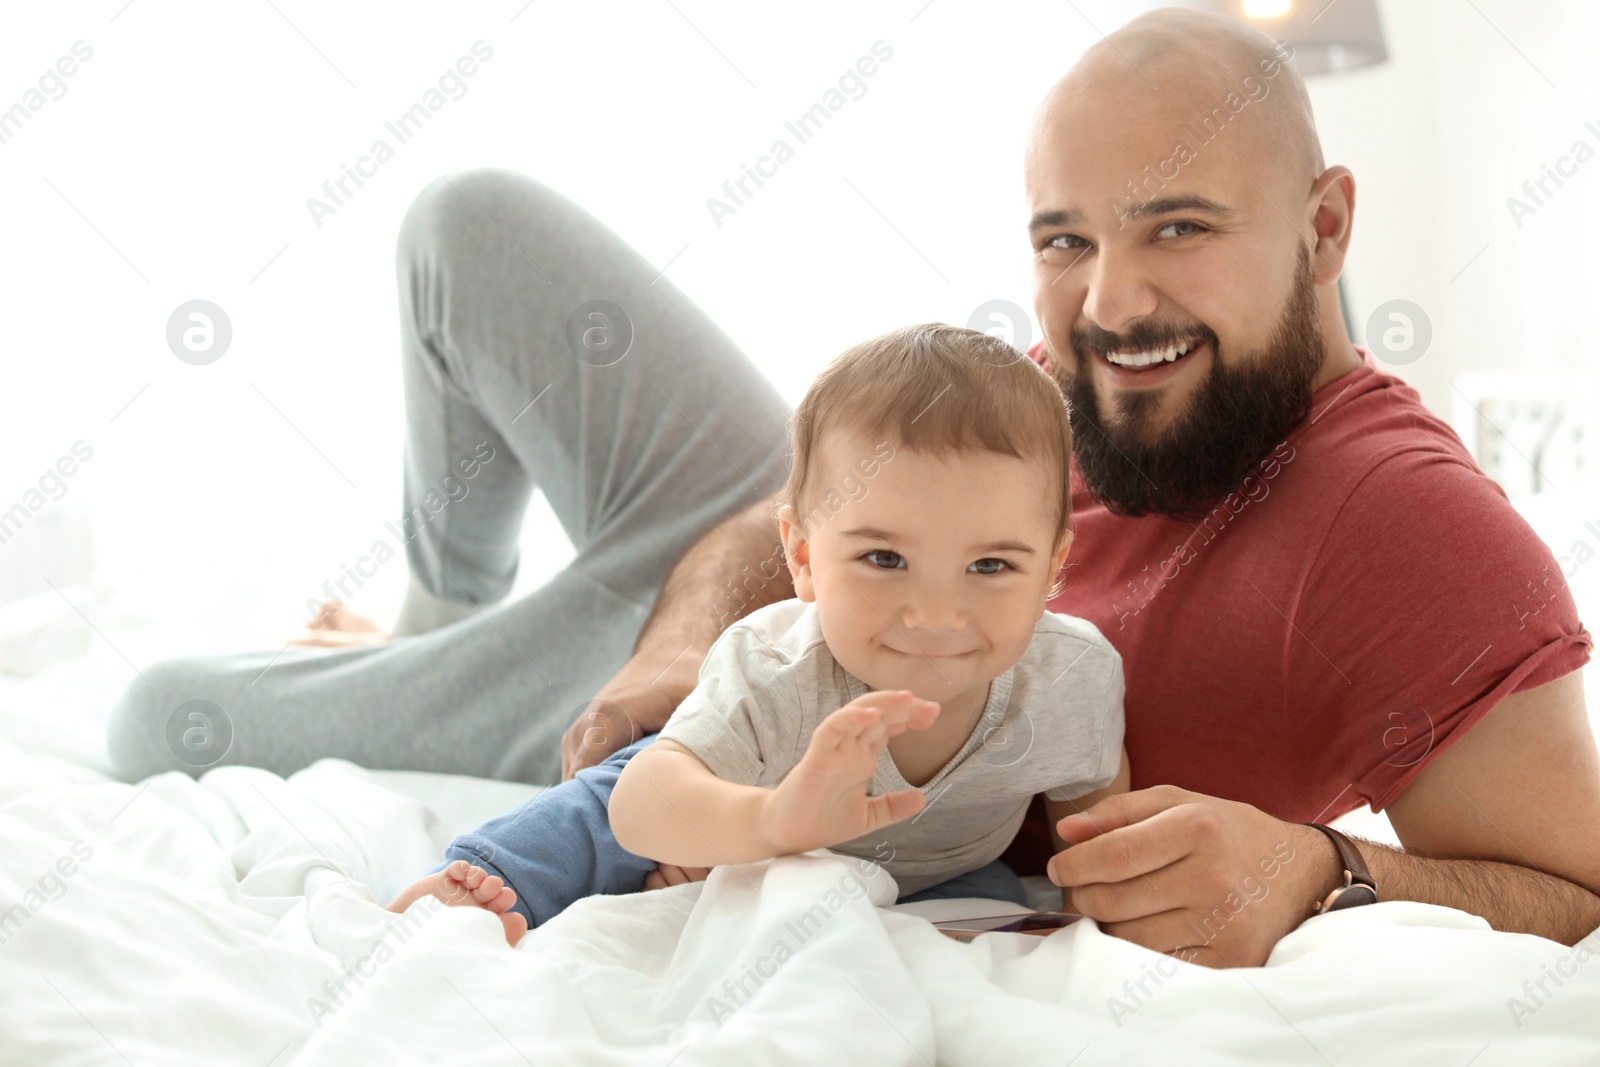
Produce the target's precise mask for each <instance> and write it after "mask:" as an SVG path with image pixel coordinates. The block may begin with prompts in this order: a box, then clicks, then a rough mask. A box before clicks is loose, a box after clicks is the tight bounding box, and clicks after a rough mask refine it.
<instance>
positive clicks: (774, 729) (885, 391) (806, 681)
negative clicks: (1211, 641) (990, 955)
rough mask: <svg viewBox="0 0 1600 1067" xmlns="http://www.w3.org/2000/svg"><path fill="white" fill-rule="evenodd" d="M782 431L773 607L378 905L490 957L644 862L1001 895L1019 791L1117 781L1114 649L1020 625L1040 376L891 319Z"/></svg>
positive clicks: (1022, 797) (945, 335)
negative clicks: (647, 729) (867, 867)
mask: <svg viewBox="0 0 1600 1067" xmlns="http://www.w3.org/2000/svg"><path fill="white" fill-rule="evenodd" d="M790 425H791V438H792V443H793V463H792V466H791V471H790V475H789V482H788V484H787V485H786V486H785V490H784V492H783V494H782V496H781V498H780V499H781V500H782V501H784V503H783V504H782V506H781V507H780V508H779V509H778V513H777V518H778V527H779V534H780V536H781V538H782V541H783V547H784V553H785V558H786V560H787V563H788V567H789V573H790V575H791V576H792V577H793V580H794V588H795V593H796V597H795V598H794V599H791V600H785V601H781V602H779V603H776V604H770V605H768V606H766V607H763V608H760V609H758V610H757V611H754V612H752V613H751V614H750V615H748V616H746V617H745V618H743V619H740V620H739V621H737V622H735V623H733V624H732V625H731V626H729V627H728V628H727V630H725V631H724V632H723V633H722V634H721V635H720V636H719V637H718V638H717V640H716V641H715V642H714V643H713V644H712V646H711V648H710V650H709V651H708V652H707V654H706V658H705V662H704V664H703V665H702V667H701V669H700V680H699V685H698V686H697V687H696V688H695V689H694V691H693V692H691V693H690V694H689V695H688V697H687V698H685V699H684V701H683V703H682V704H681V705H679V707H678V709H677V710H676V711H675V712H674V714H673V716H672V718H671V720H670V721H669V722H668V724H667V726H666V728H665V729H663V730H662V731H661V733H660V734H659V735H658V737H654V738H645V739H644V740H642V741H640V742H638V743H636V744H633V745H630V746H628V747H627V748H625V749H623V750H622V751H620V752H618V753H617V754H616V755H614V756H612V757H611V758H610V759H608V760H606V761H605V762H604V763H602V764H601V765H600V766H598V767H592V768H587V769H585V770H583V771H580V772H579V773H578V774H577V775H576V776H575V777H574V778H573V779H572V780H570V781H568V782H565V783H562V784H561V785H559V786H556V787H553V788H551V789H548V790H546V791H544V792H543V793H541V794H539V795H538V796H536V797H534V798H533V799H532V800H530V801H528V802H527V803H526V804H524V805H523V806H522V807H520V808H518V809H516V810H515V811H513V812H510V813H508V814H507V815H503V816H501V817H499V818H498V819H495V820H492V821H490V822H489V823H487V824H485V825H484V826H483V827H480V828H479V829H478V830H476V831H473V832H472V833H469V834H464V835H462V836H461V837H458V838H457V839H456V840H455V841H454V842H452V843H451V845H450V847H449V849H448V850H447V852H446V857H445V864H444V865H442V866H441V867H440V868H438V869H436V870H435V871H434V872H433V873H432V874H430V875H428V876H427V877H425V878H423V879H422V880H421V881H419V882H417V883H416V884H414V885H413V886H411V887H410V888H409V889H407V890H406V891H405V892H404V893H402V894H401V895H400V896H399V897H398V898H397V899H396V900H395V901H394V902H393V903H391V904H390V905H389V910H391V911H404V910H405V908H406V907H408V906H409V905H410V904H411V903H412V902H413V901H415V900H416V899H418V898H419V897H420V896H422V895H424V894H433V895H435V896H438V897H440V898H441V899H443V900H445V901H446V903H459V904H476V905H478V906H481V907H484V908H487V909H488V910H490V911H493V912H495V913H497V914H499V915H500V918H501V921H502V923H503V924H504V925H505V927H506V936H507V939H508V940H509V941H511V943H512V944H515V943H516V942H517V940H518V939H519V938H520V937H521V935H522V933H523V932H524V931H525V930H526V928H527V926H528V925H537V924H539V923H541V922H544V921H546V920H548V919H549V918H550V917H551V916H553V915H554V914H556V913H557V912H559V911H560V910H561V909H562V908H565V907H566V906H567V905H568V904H570V903H571V902H572V901H574V900H576V899H579V898H580V897H583V896H587V895H590V894H593V893H621V892H632V891H637V890H640V889H642V888H643V887H644V883H645V879H646V877H647V876H648V875H649V874H650V873H651V872H652V871H654V870H655V868H656V866H657V864H658V863H660V864H666V865H671V866H676V867H682V868H707V867H713V866H716V865H718V864H724V863H750V862H754V861H757V860H762V859H768V858H771V857H774V856H781V855H786V854H789V853H795V852H805V851H808V850H811V849H816V848H829V849H833V850H834V851H837V852H840V853H843V854H846V855H849V856H852V857H857V858H861V859H867V860H871V861H874V862H876V863H878V864H879V865H881V867H882V868H883V869H884V870H886V871H887V872H888V873H889V874H890V875H892V876H893V878H894V879H895V882H896V884H897V886H898V888H899V890H900V899H901V900H902V901H905V900H907V899H910V898H912V897H921V898H926V897H931V896H941V897H950V896H996V895H999V896H1004V897H1008V898H1010V899H1013V900H1015V901H1016V902H1017V903H1019V904H1025V903H1026V899H1025V897H1023V896H1022V895H1021V892H1020V888H1021V887H1020V883H1018V881H1017V879H1016V878H1015V876H1013V875H1011V874H1010V873H1009V871H1007V870H1006V869H1005V868H1004V866H1003V865H1002V864H999V863H997V861H998V859H999V856H1000V854H1001V853H1002V852H1003V851H1004V850H1005V848H1006V846H1007V845H1009V844H1010V842H1011V839H1012V837H1013V836H1014V835H1015V834H1016V832H1017V829H1018V827H1019V826H1020V824H1021V822H1022V819H1023V816H1024V814H1025V812H1026V810H1027V807H1028V804H1029V802H1030V800H1031V799H1032V797H1033V796H1034V794H1036V793H1044V794H1045V797H1046V805H1047V808H1048V809H1049V822H1050V825H1051V827H1052V833H1054V826H1055V823H1056V822H1057V820H1059V819H1061V818H1062V817H1064V816H1066V815H1070V814H1073V813H1074V812H1076V811H1079V810H1082V809H1085V808H1087V807H1089V806H1090V805H1092V804H1093V803H1095V802H1097V801H1098V800H1100V799H1101V798H1102V797H1104V796H1107V795H1110V794H1112V793H1116V792H1124V791H1126V790H1127V789H1128V788H1129V780H1130V776H1129V768H1128V762H1127V753H1126V751H1125V750H1124V748H1123V744H1122V740H1123V718H1122V697H1123V680H1122V665H1121V658H1120V657H1119V656H1118V654H1117V652H1116V650H1115V649H1113V648H1112V646H1111V644H1110V643H1109V642H1108V641H1107V640H1106V639H1105V638H1104V637H1103V636H1102V635H1101V634H1100V632H1099V631H1098V630H1097V629H1096V628H1095V627H1094V626H1093V625H1092V624H1090V623H1088V622H1086V621H1084V620H1081V619H1076V618H1072V617H1069V616H1065V615H1059V614H1055V613H1053V612H1049V611H1046V610H1045V604H1046V602H1047V600H1048V599H1049V597H1050V596H1051V595H1052V592H1053V587H1052V579H1056V578H1057V576H1058V575H1060V574H1061V573H1062V567H1063V564H1064V563H1065V560H1066V557H1067V554H1068V552H1069V550H1070V548H1071V545H1072V536H1073V535H1072V532H1071V530H1070V518H1071V483H1070V475H1069V463H1070V457H1071V454H1072V436H1071V429H1070V426H1069V423H1068V418H1067V410H1066V405H1065V402H1064V400H1063V398H1062V395H1061V392H1060V390H1059V389H1058V387H1057V386H1056V384H1055V382H1054V381H1053V380H1052V379H1051V378H1050V377H1049V375H1048V374H1047V373H1046V372H1045V371H1044V370H1042V369H1041V368H1040V367H1039V366H1038V365H1037V364H1035V363H1034V362H1033V361H1032V360H1029V359H1027V358H1026V357H1023V356H1020V355H1018V354H1017V353H1016V351H1015V350H1014V349H1012V348H1011V347H1010V346H1009V345H1006V344H1005V343H1004V342H1002V341H999V340H997V339H995V338H993V337H990V336H988V335H986V334H982V333H978V332H976V331H973V330H963V329H958V328H955V327H951V326H944V325H923V326H912V327H907V328H905V329H901V330H896V331H893V332H891V333H889V334H886V335H884V336H882V337H879V338H876V339H874V340H871V341H868V342H866V343H864V344H861V345H858V346H856V347H855V348H852V349H850V350H849V351H847V352H845V353H844V354H843V355H842V356H840V357H839V358H838V359H837V360H835V361H834V362H833V363H832V364H831V365H830V366H829V367H828V368H827V369H826V370H825V371H824V372H823V373H822V374H821V375H820V376H819V377H818V378H817V380H816V382H815V383H813V385H812V387H811V389H810V390H809V391H808V392H807V394H806V397H805V399H804V400H803V401H802V402H801V404H800V407H799V409H798V410H797V411H796V412H795V414H794V416H793V418H792V419H791V424H790ZM1060 847H1061V844H1060V842H1059V840H1058V841H1057V848H1060Z"/></svg>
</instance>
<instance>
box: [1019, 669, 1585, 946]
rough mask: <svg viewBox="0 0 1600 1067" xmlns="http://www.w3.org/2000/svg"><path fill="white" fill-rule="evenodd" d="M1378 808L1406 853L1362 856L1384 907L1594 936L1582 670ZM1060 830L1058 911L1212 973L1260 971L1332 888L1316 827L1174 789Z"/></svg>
mask: <svg viewBox="0 0 1600 1067" xmlns="http://www.w3.org/2000/svg"><path fill="white" fill-rule="evenodd" d="M1388 812H1389V817H1390V820H1391V822H1392V823H1393V825H1394V827H1395V832H1396V834H1397V835H1398V836H1399V838H1400V840H1401V841H1402V842H1403V843H1404V844H1405V846H1406V848H1407V849H1408V851H1407V852H1396V851H1394V850H1392V849H1386V848H1383V847H1381V846H1377V847H1374V846H1372V845H1371V843H1369V842H1362V844H1361V845H1360V846H1358V847H1361V849H1362V854H1363V856H1364V858H1365V859H1366V861H1367V866H1368V868H1369V869H1370V870H1371V872H1372V876H1373V878H1374V879H1375V880H1376V881H1377V883H1378V891H1379V893H1380V894H1382V897H1383V899H1384V900H1416V901H1421V902H1423V903H1427V904H1440V905H1443V906H1445V907H1452V908H1458V909H1460V910H1462V911H1466V912H1470V913H1472V914H1475V915H1481V916H1482V917H1484V918H1485V919H1487V920H1488V921H1489V924H1490V925H1491V926H1493V927H1494V928H1495V929H1497V930H1503V931H1508V932H1515V933H1531V934H1537V935H1539V936H1541V937H1547V938H1550V939H1551V940H1553V941H1559V942H1561V943H1562V944H1567V945H1571V944H1574V943H1576V942H1577V941H1578V940H1580V939H1581V938H1583V937H1584V936H1586V935H1588V934H1590V933H1592V932H1593V931H1594V930H1595V928H1596V927H1597V926H1600V897H1597V896H1596V890H1600V754H1597V753H1596V749H1595V740H1594V735H1593V732H1592V731H1591V729H1590V726H1589V722H1588V716H1587V713H1586V712H1585V710H1584V704H1583V688H1582V678H1581V675H1580V674H1579V673H1578V672H1572V673H1569V674H1568V675H1566V676H1564V677H1562V678H1558V679H1556V680H1555V681H1553V682H1549V683H1547V684H1545V685H1542V686H1539V687H1538V688H1536V689H1530V690H1528V691H1527V692H1525V693H1518V694H1513V695H1512V696H1509V697H1507V698H1506V699H1504V700H1502V701H1501V702H1500V703H1499V704H1498V705H1496V706H1495V708H1494V710H1493V711H1490V712H1489V713H1488V714H1487V715H1485V716H1484V717H1483V719H1482V720H1481V721H1480V722H1479V723H1478V724H1477V725H1475V726H1473V727H1472V728H1471V729H1470V730H1468V731H1467V732H1466V733H1465V734H1464V735H1463V736H1462V737H1461V739H1460V740H1459V741H1457V742H1456V743H1455V744H1453V745H1451V746H1450V747H1449V748H1448V749H1445V750H1444V751H1442V752H1440V753H1439V754H1438V755H1437V756H1436V757H1435V758H1434V759H1433V761H1432V762H1430V763H1429V764H1428V765H1427V766H1426V767H1425V768H1424V769H1423V771H1422V773H1421V774H1419V775H1418V776H1417V778H1416V780H1415V781H1413V782H1412V783H1411V785H1410V787H1408V788H1407V789H1406V791H1405V793H1403V794H1402V795H1401V797H1400V799H1399V800H1397V801H1395V802H1394V803H1393V804H1391V805H1389V808H1388ZM1056 829H1057V831H1058V832H1059V833H1060V835H1061V838H1062V839H1063V840H1064V841H1067V842H1070V843H1072V845H1071V847H1069V848H1067V849H1066V850H1065V851H1063V852H1060V853H1059V854H1057V855H1056V856H1055V858H1054V859H1052V860H1051V861H1050V873H1051V878H1052V880H1053V881H1054V882H1055V883H1056V884H1057V885H1059V886H1062V887H1064V888H1066V889H1068V890H1069V897H1068V900H1069V910H1071V911H1076V912H1080V913H1082V914H1084V915H1087V916H1089V917H1090V918H1092V919H1095V920H1096V921H1097V922H1099V923H1100V925H1101V927H1102V928H1103V929H1105V930H1106V932H1107V933H1110V934H1113V935H1114V936H1117V937H1122V938H1124V939H1126V940H1129V941H1132V942H1134V943H1135V944H1138V945H1143V946H1144V947H1145V948H1149V949H1153V950H1155V951H1157V952H1166V953H1169V954H1172V955H1176V956H1179V957H1180V958H1183V959H1187V960H1191V961H1192V962H1196V963H1200V964H1202V965H1205V966H1210V967H1258V966H1261V965H1262V964H1263V963H1265V962H1266V959H1267V956H1268V955H1269V954H1270V953H1271V951H1272V948H1273V946H1274V945H1276V944H1277V943H1278V941H1279V939H1280V938H1282V937H1283V936H1284V935H1285V934H1287V933H1289V931H1291V930H1293V929H1294V928H1295V927H1297V926H1299V925H1300V924H1301V923H1302V922H1304V921H1305V920H1306V919H1307V918H1310V917H1311V905H1312V904H1313V903H1314V902H1315V901H1320V900H1321V899H1322V898H1323V897H1325V896H1326V895H1327V894H1328V893H1329V892H1330V891H1331V890H1332V889H1333V887H1334V886H1335V885H1338V884H1339V883H1341V882H1342V881H1343V877H1342V875H1341V874H1339V873H1336V872H1338V871H1339V870H1340V868H1338V867H1337V866H1336V863H1337V860H1336V856H1337V853H1336V852H1335V850H1334V848H1333V844H1332V842H1330V841H1329V840H1328V839H1327V837H1325V836H1324V835H1323V834H1322V833H1320V832H1319V831H1317V830H1314V829H1312V828H1311V827H1309V826H1301V825H1299V824H1297V823H1291V822H1284V821H1282V820H1279V819H1276V818H1273V817H1272V816H1270V815H1267V814H1266V813H1265V812H1263V811H1261V810H1260V809H1258V808H1255V807H1252V806H1251V805H1249V804H1242V803H1239V802H1237V801H1231V800H1223V799H1219V798H1217V797H1210V796H1205V795H1204V794H1201V793H1194V792H1191V791H1189V790H1186V789H1179V788H1177V787H1176V786H1171V785H1158V786H1153V787H1151V788H1148V789H1140V790H1136V791H1134V792H1131V793H1121V794H1117V795H1114V796H1110V797H1106V798H1105V799H1104V800H1101V801H1100V802H1099V803H1098V804H1096V805H1095V806H1094V807H1092V808H1090V809H1089V810H1088V811H1086V812H1083V813H1081V814H1079V815H1072V816H1068V817H1067V818H1065V819H1063V820H1061V822H1060V824H1059V825H1058V826H1057V828H1056ZM1413 849H1414V850H1416V851H1415V852H1414V853H1413V852H1412V851H1409V850H1413ZM1447 857H1448V858H1447ZM1308 858H1309V860H1308Z"/></svg>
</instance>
